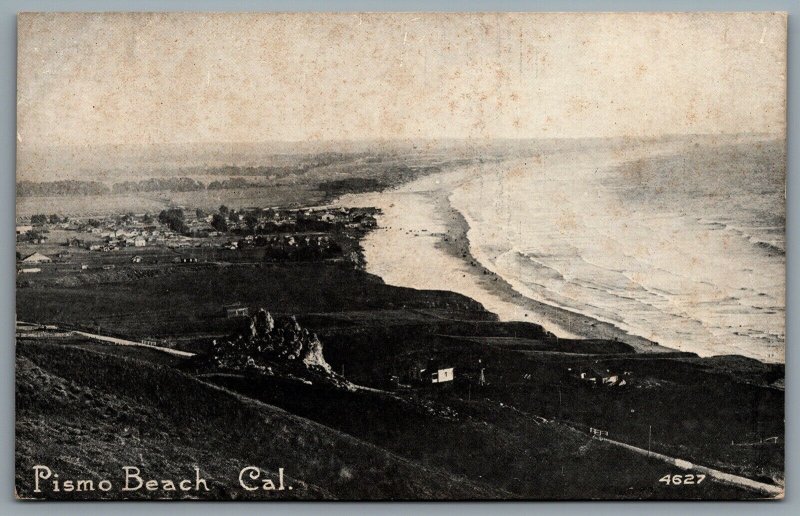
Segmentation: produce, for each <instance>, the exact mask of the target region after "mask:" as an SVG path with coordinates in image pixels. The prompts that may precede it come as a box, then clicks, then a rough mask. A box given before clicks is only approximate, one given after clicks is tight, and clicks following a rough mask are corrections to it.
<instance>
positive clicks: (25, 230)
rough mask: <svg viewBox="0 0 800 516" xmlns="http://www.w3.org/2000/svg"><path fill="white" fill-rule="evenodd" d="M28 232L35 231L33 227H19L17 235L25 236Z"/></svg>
mask: <svg viewBox="0 0 800 516" xmlns="http://www.w3.org/2000/svg"><path fill="white" fill-rule="evenodd" d="M28 231H33V226H30V225H25V226H17V234H18V235H24V234H25V233H27V232H28Z"/></svg>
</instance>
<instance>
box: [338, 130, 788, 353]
mask: <svg viewBox="0 0 800 516" xmlns="http://www.w3.org/2000/svg"><path fill="white" fill-rule="evenodd" d="M784 177H785V154H784V148H783V145H782V142H776V141H770V140H766V139H764V138H756V137H737V138H695V139H670V140H664V141H655V142H638V143H635V144H624V143H623V144H620V143H619V142H614V143H613V144H612V143H610V144H608V145H603V144H602V142H601V143H600V144H598V143H597V141H593V142H592V143H591V144H587V145H586V146H585V148H581V146H580V145H578V146H576V145H574V144H572V145H570V146H569V147H568V148H565V149H563V150H559V149H558V148H557V147H555V148H554V147H552V146H550V147H547V148H546V149H545V150H543V151H541V152H536V151H535V150H534V151H532V152H531V153H530V155H529V156H524V157H518V158H516V159H509V160H506V161H502V162H499V163H491V164H482V165H475V166H471V167H464V168H460V169H456V170H451V171H447V172H443V173H441V174H437V175H432V176H428V177H424V178H422V179H419V180H417V181H414V182H412V183H409V184H406V185H403V186H401V187H400V188H397V189H395V190H392V191H390V192H384V193H378V194H365V195H359V196H349V197H350V198H345V199H342V200H341V201H340V202H342V203H348V204H350V205H356V204H363V205H366V204H371V205H374V206H377V207H380V208H382V209H383V211H384V214H383V216H382V217H381V219H380V220H379V224H380V226H381V229H380V230H378V231H375V232H373V233H371V234H370V235H369V236H368V237H367V239H366V240H365V242H364V247H365V257H366V261H367V269H368V271H370V272H372V273H374V274H377V275H379V276H381V277H382V278H383V279H384V280H385V281H386V282H387V283H390V284H396V285H401V286H407V287H414V288H429V289H444V290H452V291H456V292H460V293H463V294H465V295H468V296H470V297H473V298H474V299H476V300H478V301H480V302H481V303H483V304H484V306H485V307H486V309H488V310H490V311H492V312H495V313H496V314H498V316H499V317H500V318H501V319H502V320H525V321H531V322H537V323H539V324H542V325H543V326H544V327H545V328H547V329H549V330H550V331H553V332H554V333H555V334H556V335H562V336H575V335H573V333H572V331H571V328H567V327H564V324H563V319H560V318H559V319H556V318H550V320H549V319H548V317H547V315H546V314H531V313H530V310H529V309H528V308H527V307H525V306H521V304H520V303H515V302H513V300H509V298H508V296H502V295H499V294H498V293H496V292H492V289H491V287H490V286H488V287H487V285H491V283H487V282H486V281H485V280H484V281H479V279H480V278H477V277H476V274H475V268H474V263H467V262H469V261H475V260H477V261H478V262H479V264H480V265H481V266H482V268H485V269H487V270H488V271H491V273H493V274H496V275H497V276H498V277H500V278H502V279H503V280H504V281H505V282H506V283H507V284H509V285H511V287H512V288H513V289H514V290H515V291H516V292H517V293H518V294H521V295H522V296H524V297H525V298H528V299H531V300H534V301H538V302H540V303H544V304H546V305H550V306H553V307H558V308H561V309H564V310H567V311H569V312H572V313H579V314H583V315H585V316H588V317H590V318H592V319H594V320H596V321H602V322H604V323H609V324H612V325H614V326H615V327H617V328H619V329H621V330H623V331H625V332H627V333H629V334H631V335H636V336H639V337H643V338H646V339H649V340H651V341H654V342H657V343H659V344H661V345H662V346H666V347H669V348H673V349H677V350H681V351H690V352H694V353H697V354H698V355H701V356H710V355H723V354H739V355H744V356H748V357H751V358H756V359H758V360H762V361H766V362H783V361H784V341H785V238H784V234H785V215H784V214H785V201H784ZM453 209H455V210H457V211H458V212H459V213H460V215H461V216H462V217H463V220H465V221H466V223H467V225H468V230H467V238H468V246H469V256H468V257H467V258H465V259H461V260H459V257H458V256H454V255H453V253H452V252H450V253H448V252H446V251H445V249H444V247H443V246H442V245H441V244H442V242H441V240H442V238H444V237H443V235H446V234H448V233H447V226H448V224H450V223H452V220H450V219H451V218H452V216H451V215H448V213H451V210H453ZM484 274H485V273H484ZM581 336H587V335H581ZM588 336H590V335H588Z"/></svg>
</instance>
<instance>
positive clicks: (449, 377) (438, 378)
mask: <svg viewBox="0 0 800 516" xmlns="http://www.w3.org/2000/svg"><path fill="white" fill-rule="evenodd" d="M452 381H453V368H452V367H446V368H444V369H437V370H436V371H432V372H431V383H444V382H452Z"/></svg>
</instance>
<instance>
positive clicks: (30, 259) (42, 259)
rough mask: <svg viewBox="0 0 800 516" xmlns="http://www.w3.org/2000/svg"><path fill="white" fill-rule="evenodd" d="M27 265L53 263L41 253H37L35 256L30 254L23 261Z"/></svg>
mask: <svg viewBox="0 0 800 516" xmlns="http://www.w3.org/2000/svg"><path fill="white" fill-rule="evenodd" d="M22 261H23V262H25V263H44V262H50V261H52V260H51V259H50V258H49V257H47V256H45V255H43V254H42V253H40V252H38V251H37V252H35V253H33V254H29V255H28V256H26V257H25V258H23V259H22Z"/></svg>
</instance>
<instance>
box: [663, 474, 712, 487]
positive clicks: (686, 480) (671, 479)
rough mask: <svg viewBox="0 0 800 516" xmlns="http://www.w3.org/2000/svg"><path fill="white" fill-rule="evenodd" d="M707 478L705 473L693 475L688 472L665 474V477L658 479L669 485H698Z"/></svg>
mask: <svg viewBox="0 0 800 516" xmlns="http://www.w3.org/2000/svg"><path fill="white" fill-rule="evenodd" d="M705 479H706V476H705V475H693V474H691V473H687V474H685V475H664V476H663V477H661V478H659V479H658V481H659V482H664V484H666V485H668V486H680V485H684V486H687V485H697V484H699V483H701V482H702V481H703V480H705Z"/></svg>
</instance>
